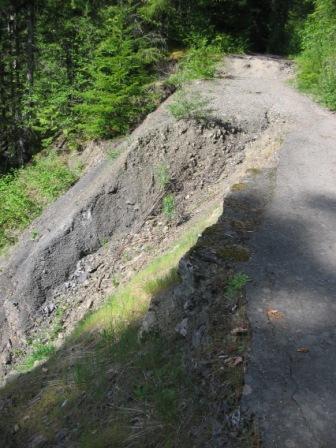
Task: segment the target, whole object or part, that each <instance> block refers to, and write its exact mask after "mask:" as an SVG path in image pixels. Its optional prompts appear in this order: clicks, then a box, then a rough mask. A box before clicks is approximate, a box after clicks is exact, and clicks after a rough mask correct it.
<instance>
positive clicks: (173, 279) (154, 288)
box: [145, 268, 180, 296]
mask: <svg viewBox="0 0 336 448" xmlns="http://www.w3.org/2000/svg"><path fill="white" fill-rule="evenodd" d="M179 282H180V276H179V274H178V270H177V269H176V268H173V269H172V270H171V271H170V272H169V273H168V274H167V275H165V276H164V277H161V278H158V279H154V280H149V281H148V282H147V283H146V285H145V291H146V292H147V293H148V294H150V295H152V296H155V295H157V294H159V293H160V292H162V291H165V290H167V289H169V288H171V287H172V286H174V285H176V284H178V283H179Z"/></svg>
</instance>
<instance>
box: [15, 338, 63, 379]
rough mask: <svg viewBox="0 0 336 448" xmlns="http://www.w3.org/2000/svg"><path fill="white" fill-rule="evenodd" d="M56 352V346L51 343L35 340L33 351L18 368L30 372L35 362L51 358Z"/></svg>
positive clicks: (20, 370)
mask: <svg viewBox="0 0 336 448" xmlns="http://www.w3.org/2000/svg"><path fill="white" fill-rule="evenodd" d="M54 353H55V347H54V346H53V345H52V344H50V343H42V342H34V343H33V345H32V353H31V354H30V355H29V356H28V357H27V358H26V359H25V360H24V361H23V362H22V363H21V364H20V366H19V367H18V368H17V370H18V371H19V372H28V371H29V370H31V369H32V368H33V367H34V365H35V363H36V362H38V361H43V360H46V359H48V358H50V356H51V355H53V354H54Z"/></svg>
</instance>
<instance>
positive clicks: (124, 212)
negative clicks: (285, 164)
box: [0, 107, 270, 373]
mask: <svg viewBox="0 0 336 448" xmlns="http://www.w3.org/2000/svg"><path fill="white" fill-rule="evenodd" d="M269 125H270V121H269V119H268V117H264V120H262V122H260V121H257V122H256V123H252V124H251V123H250V122H249V123H248V126H246V121H243V122H239V121H238V120H236V119H234V118H233V117H231V118H230V119H224V118H221V117H220V116H219V117H218V119H216V120H212V119H210V118H209V120H207V121H205V122H202V123H197V122H185V121H180V122H175V121H173V120H172V119H171V118H169V117H168V115H167V113H166V111H165V109H164V107H163V108H162V110H161V111H158V112H157V113H156V115H154V116H152V117H149V118H148V119H147V122H145V123H144V125H143V126H142V127H141V128H140V129H138V130H137V131H136V132H135V133H134V135H133V136H132V137H131V138H130V139H129V140H128V141H127V142H126V143H125V144H124V145H123V147H122V148H121V150H122V154H121V156H120V157H119V158H118V160H117V161H115V162H114V163H112V162H111V161H106V162H104V163H103V164H102V165H101V166H99V167H96V168H95V169H94V170H93V171H91V172H89V173H88V174H87V175H86V176H85V177H84V178H82V179H81V181H80V182H78V184H77V185H76V186H75V187H74V188H73V189H72V190H71V191H69V192H68V193H67V194H66V195H65V196H64V197H63V198H61V199H60V200H58V201H57V202H56V203H55V204H53V205H52V206H51V207H50V208H49V209H48V210H47V211H46V212H45V213H44V214H43V216H42V217H41V218H40V219H38V220H37V221H36V222H35V223H34V224H33V226H32V227H31V228H30V229H29V230H28V231H27V232H26V233H25V234H24V235H23V237H22V239H21V241H20V243H19V244H18V245H17V247H16V248H14V250H13V251H12V254H11V256H10V257H9V259H8V260H2V262H1V274H0V304H1V305H0V306H1V308H0V319H1V322H0V323H1V334H0V342H1V345H0V351H1V362H2V367H1V370H2V372H4V373H6V372H7V371H8V370H10V369H11V366H12V365H13V364H15V362H16V357H20V355H21V356H22V353H24V352H25V346H26V342H27V338H28V337H29V338H32V335H34V334H35V333H36V329H37V328H38V330H40V329H41V328H42V327H43V326H48V325H49V324H50V323H51V321H52V319H53V313H54V311H55V310H56V309H57V307H60V306H61V305H64V304H66V307H67V313H68V314H69V316H70V317H71V314H72V318H71V319H72V321H74V320H78V318H80V317H81V314H80V313H79V314H78V311H77V309H76V305H77V304H78V301H79V302H83V301H86V299H85V297H86V298H88V296H89V294H88V293H87V294H84V295H83V289H82V290H81V292H80V294H79V296H77V303H76V300H73V298H74V294H73V291H74V290H75V289H76V288H77V286H78V284H83V283H85V285H84V286H85V287H86V289H90V282H88V279H89V277H90V276H92V274H94V273H97V272H98V271H99V268H100V265H101V261H102V260H101V257H100V256H97V257H95V256H93V255H92V254H96V253H97V251H99V250H100V248H101V247H102V246H103V245H104V244H105V243H106V242H107V241H110V242H111V243H110V248H109V257H110V258H109V261H110V263H111V264H113V265H114V264H115V263H120V254H121V252H120V250H121V249H123V248H124V246H125V245H126V246H127V245H128V244H129V240H128V238H129V236H130V235H131V234H138V233H139V232H140V230H141V229H142V228H143V226H144V225H145V223H146V222H147V221H148V220H149V218H151V217H152V218H153V216H154V217H155V216H156V215H160V213H161V211H162V210H161V209H162V199H163V197H164V196H165V195H167V194H173V195H174V204H175V205H174V210H173V212H174V213H173V215H174V220H175V221H174V222H175V225H178V224H181V223H183V222H185V221H188V219H190V215H192V213H193V211H192V208H193V207H194V208H195V207H196V208H197V201H198V202H202V200H203V199H204V200H206V196H207V194H208V193H209V191H210V190H208V187H209V186H210V185H213V184H214V183H216V182H217V181H218V180H219V179H223V178H225V177H226V176H229V175H232V174H233V173H234V172H235V170H236V167H237V166H238V165H239V164H240V163H241V162H242V161H243V159H244V154H245V153H244V150H245V149H246V147H247V144H248V143H250V142H251V141H254V140H256V138H257V137H256V136H260V134H261V133H263V132H265V131H266V129H267V128H268V127H269ZM190 197H192V198H193V199H192V200H189V198H190ZM188 209H190V210H188ZM155 224H157V222H156V223H155V222H154V223H153V226H152V227H155ZM169 225H172V223H170V224H169ZM32 229H33V230H34V235H37V237H34V239H33V238H32V236H31V235H32ZM154 233H155V231H154ZM159 233H161V230H160V231H159ZM106 262H107V261H106V259H105V263H104V264H105V265H106ZM122 262H125V260H122ZM124 264H125V263H124ZM111 275H112V274H111V272H108V275H107V279H109V278H111ZM104 278H105V277H104V276H103V278H102V274H101V273H100V272H99V279H98V280H97V281H93V282H92V283H91V285H92V289H95V288H96V289H99V288H100V287H101V283H102V281H103V280H104ZM97 282H98V283H97ZM110 282H111V280H110ZM69 291H70V292H69ZM75 295H76V294H75ZM67 297H68V300H67ZM93 305H94V303H92V298H90V303H89V304H86V305H85V306H84V307H83V310H82V314H84V312H85V311H86V310H87V308H89V307H92V306H93ZM71 311H74V312H73V313H71ZM18 348H20V350H17V349H18ZM17 353H20V355H19V356H17V355H16V354H17Z"/></svg>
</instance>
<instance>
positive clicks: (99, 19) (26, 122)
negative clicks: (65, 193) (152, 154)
mask: <svg viewBox="0 0 336 448" xmlns="http://www.w3.org/2000/svg"><path fill="white" fill-rule="evenodd" d="M0 33H1V34H0V51H1V58H0V115H1V122H0V170H1V171H2V172H6V171H8V169H11V168H13V167H17V166H22V165H23V164H25V163H26V162H27V161H28V160H30V158H31V156H32V155H33V154H34V153H37V152H39V151H40V150H41V149H43V148H45V147H48V146H50V145H51V144H52V142H53V141H55V140H56V139H58V138H62V139H66V140H67V144H68V147H70V148H71V147H76V146H77V145H79V144H80V142H82V141H85V140H86V139H96V138H97V139H98V138H111V137H114V136H116V135H118V134H121V133H125V132H127V131H128V130H129V129H130V128H131V127H132V126H134V125H136V124H137V123H138V122H139V120H140V119H141V118H142V117H143V116H144V115H145V114H146V113H148V112H149V111H150V110H151V109H153V108H154V107H155V105H156V104H157V93H156V92H155V89H153V88H152V86H153V82H155V80H157V79H159V78H160V76H161V77H162V76H164V75H165V70H167V64H168V63H169V54H171V52H172V51H173V50H177V49H183V50H185V49H188V48H189V49H190V48H191V49H199V48H203V50H204V51H205V49H206V48H212V49H214V48H215V49H216V51H222V52H235V51H253V52H267V53H276V54H290V55H295V56H297V60H298V63H299V78H298V83H299V86H300V87H301V88H303V89H305V90H308V91H310V92H312V93H313V94H315V95H317V96H318V97H319V98H320V99H322V101H323V102H324V103H325V104H327V105H328V106H329V107H330V108H334V109H335V108H336V45H335V43H336V3H335V1H334V0H315V1H314V0H192V1H191V0H183V1H182V0H147V1H142V2H139V1H132V0H129V1H122V0H120V1H111V0H62V1H60V0H43V1H42V0H30V1H25V0H12V1H7V0H0ZM208 56H209V54H208ZM209 57H210V56H209Z"/></svg>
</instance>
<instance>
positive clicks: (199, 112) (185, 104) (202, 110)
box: [168, 92, 213, 121]
mask: <svg viewBox="0 0 336 448" xmlns="http://www.w3.org/2000/svg"><path fill="white" fill-rule="evenodd" d="M209 104H210V99H209V98H205V97H202V96H200V95H196V94H192V93H186V92H179V93H177V94H176V95H175V101H174V102H173V103H171V104H170V105H169V106H168V109H169V111H170V113H171V114H172V115H173V117H174V118H176V120H196V121H207V120H208V119H209V118H211V116H212V114H213V109H212V108H211V107H210V106H209Z"/></svg>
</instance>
